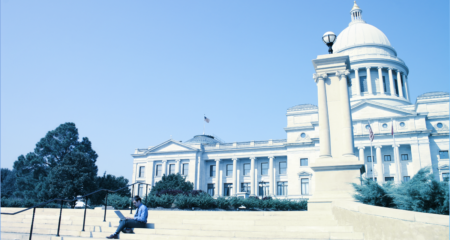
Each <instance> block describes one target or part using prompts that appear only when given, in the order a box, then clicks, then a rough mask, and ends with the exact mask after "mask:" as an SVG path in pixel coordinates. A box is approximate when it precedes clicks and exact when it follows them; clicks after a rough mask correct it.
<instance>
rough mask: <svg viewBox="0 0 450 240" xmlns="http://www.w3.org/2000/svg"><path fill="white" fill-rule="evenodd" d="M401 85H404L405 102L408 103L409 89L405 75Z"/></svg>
mask: <svg viewBox="0 0 450 240" xmlns="http://www.w3.org/2000/svg"><path fill="white" fill-rule="evenodd" d="M403 83H404V84H405V94H406V100H408V101H409V88H408V81H407V79H406V74H404V73H403Z"/></svg>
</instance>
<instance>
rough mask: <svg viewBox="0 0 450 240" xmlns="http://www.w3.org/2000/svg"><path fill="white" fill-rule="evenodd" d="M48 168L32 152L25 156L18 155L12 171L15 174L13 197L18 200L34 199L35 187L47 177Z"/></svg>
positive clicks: (42, 160) (41, 159)
mask: <svg viewBox="0 0 450 240" xmlns="http://www.w3.org/2000/svg"><path fill="white" fill-rule="evenodd" d="M49 170H50V167H49V166H48V164H47V163H46V162H45V161H44V159H43V158H41V157H39V156H38V155H36V154H35V153H33V152H30V153H28V154H27V155H26V156H23V155H20V156H19V158H18V159H17V160H16V161H15V162H14V166H13V171H14V172H15V174H16V177H17V178H16V184H15V192H14V195H15V196H16V197H20V198H32V199H35V198H36V191H35V189H36V185H37V184H38V183H39V181H42V180H43V179H45V177H47V174H48V171H49Z"/></svg>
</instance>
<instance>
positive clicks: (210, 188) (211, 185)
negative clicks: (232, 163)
mask: <svg viewBox="0 0 450 240" xmlns="http://www.w3.org/2000/svg"><path fill="white" fill-rule="evenodd" d="M214 189H215V184H214V183H208V194H209V195H210V196H214Z"/></svg>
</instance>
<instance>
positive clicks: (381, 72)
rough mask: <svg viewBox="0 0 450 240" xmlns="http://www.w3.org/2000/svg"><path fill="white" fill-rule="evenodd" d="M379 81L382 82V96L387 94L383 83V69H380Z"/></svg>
mask: <svg viewBox="0 0 450 240" xmlns="http://www.w3.org/2000/svg"><path fill="white" fill-rule="evenodd" d="M378 80H379V81H380V94H385V92H384V83H383V67H378Z"/></svg>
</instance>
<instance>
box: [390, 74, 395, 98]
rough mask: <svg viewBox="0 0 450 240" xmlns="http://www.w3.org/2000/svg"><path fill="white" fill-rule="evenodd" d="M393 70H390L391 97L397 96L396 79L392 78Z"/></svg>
mask: <svg viewBox="0 0 450 240" xmlns="http://www.w3.org/2000/svg"><path fill="white" fill-rule="evenodd" d="M392 70H393V69H392V68H389V88H390V90H391V96H395V95H396V94H395V88H394V78H393V77H392Z"/></svg>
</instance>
